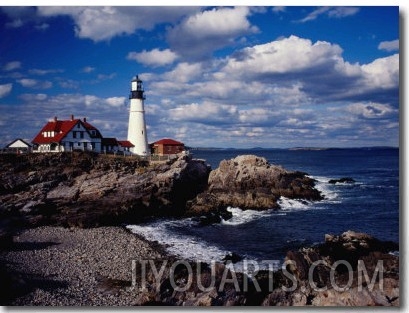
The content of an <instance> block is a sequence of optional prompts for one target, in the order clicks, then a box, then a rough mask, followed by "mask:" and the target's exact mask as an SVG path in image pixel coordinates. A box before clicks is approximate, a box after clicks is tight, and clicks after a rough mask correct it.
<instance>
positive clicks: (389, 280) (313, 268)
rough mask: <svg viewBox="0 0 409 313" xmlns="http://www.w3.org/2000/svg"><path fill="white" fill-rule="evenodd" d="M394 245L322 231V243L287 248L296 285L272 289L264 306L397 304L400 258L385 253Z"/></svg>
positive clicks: (364, 236) (360, 235)
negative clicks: (324, 233)
mask: <svg viewBox="0 0 409 313" xmlns="http://www.w3.org/2000/svg"><path fill="white" fill-rule="evenodd" d="M398 249H399V247H398V244H396V243H393V242H383V241H380V240H378V239H376V238H374V237H372V236H370V235H367V234H364V233H357V232H354V231H347V232H344V233H343V234H341V235H340V236H334V235H325V242H324V243H323V244H320V245H318V246H315V247H310V248H303V249H301V250H299V251H289V252H288V253H287V256H286V264H288V265H287V268H286V269H287V271H288V273H290V275H291V277H293V278H294V279H293V281H292V283H291V285H290V286H291V287H292V286H294V287H295V288H294V290H293V291H292V292H291V293H289V292H286V291H284V290H280V289H279V288H278V289H276V290H274V292H273V293H271V294H270V295H269V296H268V297H267V298H266V299H265V300H264V302H263V305H294V306H299V305H315V306H399V257H397V256H395V255H393V254H390V253H389V252H394V251H397V250H398ZM288 273H287V275H286V277H287V276H289V275H288Z"/></svg>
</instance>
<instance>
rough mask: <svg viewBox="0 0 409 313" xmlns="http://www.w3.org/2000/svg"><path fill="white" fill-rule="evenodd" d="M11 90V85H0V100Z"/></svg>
mask: <svg viewBox="0 0 409 313" xmlns="http://www.w3.org/2000/svg"><path fill="white" fill-rule="evenodd" d="M12 88H13V84H4V85H0V98H3V97H5V96H7V95H8V94H9V93H10V92H11V89H12Z"/></svg>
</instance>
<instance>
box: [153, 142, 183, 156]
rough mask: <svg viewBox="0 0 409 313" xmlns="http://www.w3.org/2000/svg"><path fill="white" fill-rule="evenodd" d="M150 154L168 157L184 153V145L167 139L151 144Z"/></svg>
mask: <svg viewBox="0 0 409 313" xmlns="http://www.w3.org/2000/svg"><path fill="white" fill-rule="evenodd" d="M151 150H152V154H157V155H168V154H178V153H181V152H183V151H185V144H184V143H182V142H180V141H176V140H173V139H169V138H164V139H161V140H158V141H156V142H154V143H152V144H151Z"/></svg>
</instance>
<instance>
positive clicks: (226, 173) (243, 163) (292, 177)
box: [189, 155, 323, 213]
mask: <svg viewBox="0 0 409 313" xmlns="http://www.w3.org/2000/svg"><path fill="white" fill-rule="evenodd" d="M314 186H315V182H314V180H313V179H311V178H310V177H308V176H307V174H306V173H302V172H297V171H296V172H292V171H287V170H285V169H284V168H282V167H281V166H277V165H271V164H269V163H268V162H267V160H266V159H265V158H262V157H258V156H255V155H241V156H238V157H236V158H234V159H231V160H223V161H221V162H220V165H219V167H218V168H217V169H215V170H213V171H212V172H211V173H210V175H209V183H208V188H207V190H206V191H204V192H203V193H201V194H199V195H198V196H197V197H196V198H195V199H194V200H193V201H192V202H191V203H189V205H190V211H191V212H202V213H203V212H209V211H214V210H215V209H216V208H219V209H220V210H222V209H223V208H226V207H228V206H232V207H240V208H241V209H243V210H246V209H252V210H265V209H271V208H276V209H278V208H279V205H278V203H277V201H278V199H279V198H280V197H281V196H283V197H287V198H291V199H305V200H313V201H316V200H321V199H323V197H322V195H321V194H320V192H319V191H318V190H317V189H315V188H314Z"/></svg>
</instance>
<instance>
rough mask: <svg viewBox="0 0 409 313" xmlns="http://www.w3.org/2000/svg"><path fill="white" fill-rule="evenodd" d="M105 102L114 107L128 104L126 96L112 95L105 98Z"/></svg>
mask: <svg viewBox="0 0 409 313" xmlns="http://www.w3.org/2000/svg"><path fill="white" fill-rule="evenodd" d="M105 102H106V103H107V104H108V105H110V106H113V107H123V106H125V104H126V98H125V97H110V98H107V99H105Z"/></svg>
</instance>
